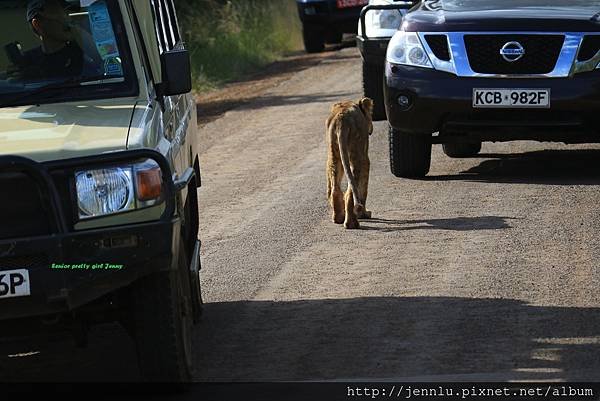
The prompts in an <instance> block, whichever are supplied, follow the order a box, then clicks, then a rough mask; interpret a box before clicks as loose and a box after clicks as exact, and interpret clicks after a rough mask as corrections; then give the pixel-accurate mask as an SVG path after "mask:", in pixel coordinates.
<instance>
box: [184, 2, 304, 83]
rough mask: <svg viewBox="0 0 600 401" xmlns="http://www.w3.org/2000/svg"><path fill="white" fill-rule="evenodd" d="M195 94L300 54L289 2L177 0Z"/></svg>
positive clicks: (297, 30)
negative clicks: (283, 58)
mask: <svg viewBox="0 0 600 401" xmlns="http://www.w3.org/2000/svg"><path fill="white" fill-rule="evenodd" d="M177 6H178V17H179V20H180V23H181V29H182V34H183V36H184V38H185V40H186V42H187V46H188V48H189V50H190V52H191V58H192V73H193V79H194V88H195V89H196V90H197V91H202V90H207V89H212V88H217V87H219V86H220V85H222V84H223V83H225V82H227V81H231V80H234V79H237V78H239V77H241V76H243V75H245V74H248V73H251V72H253V71H257V70H259V69H260V68H261V67H262V66H264V65H266V64H268V63H270V62H273V61H275V60H277V59H278V58H280V57H281V56H283V55H285V54H286V53H289V52H291V51H294V50H300V49H302V30H301V25H300V21H299V19H298V15H297V9H296V3H295V1H294V0H230V1H223V0H179V1H178V4H177Z"/></svg>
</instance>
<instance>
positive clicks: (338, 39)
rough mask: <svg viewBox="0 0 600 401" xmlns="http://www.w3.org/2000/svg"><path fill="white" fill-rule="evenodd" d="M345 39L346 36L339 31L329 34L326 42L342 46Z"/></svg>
mask: <svg viewBox="0 0 600 401" xmlns="http://www.w3.org/2000/svg"><path fill="white" fill-rule="evenodd" d="M343 38H344V34H343V33H342V32H339V31H332V32H328V33H327V36H326V42H327V43H330V44H336V45H337V44H340V43H342V39H343Z"/></svg>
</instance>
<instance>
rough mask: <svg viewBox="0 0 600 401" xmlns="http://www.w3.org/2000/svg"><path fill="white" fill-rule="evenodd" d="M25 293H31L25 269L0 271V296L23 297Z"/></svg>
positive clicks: (27, 273)
mask: <svg viewBox="0 0 600 401" xmlns="http://www.w3.org/2000/svg"><path fill="white" fill-rule="evenodd" d="M27 295H31V289H30V288H29V272H28V271H27V270H25V269H21V270H5V271H0V298H14V297H25V296H27Z"/></svg>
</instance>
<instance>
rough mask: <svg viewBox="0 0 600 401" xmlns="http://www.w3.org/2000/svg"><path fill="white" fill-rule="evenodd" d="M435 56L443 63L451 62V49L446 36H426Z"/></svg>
mask: <svg viewBox="0 0 600 401" xmlns="http://www.w3.org/2000/svg"><path fill="white" fill-rule="evenodd" d="M425 40H426V41H427V44H428V45H429V47H430V48H431V51H432V52H433V54H434V55H435V56H436V57H437V58H439V59H440V60H442V61H450V49H449V48H448V38H447V37H446V35H425Z"/></svg>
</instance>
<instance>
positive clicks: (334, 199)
mask: <svg viewBox="0 0 600 401" xmlns="http://www.w3.org/2000/svg"><path fill="white" fill-rule="evenodd" d="M336 153H337V154H336ZM336 156H337V157H336ZM343 171H344V170H343V167H342V162H341V160H340V157H339V151H338V152H336V151H335V150H332V149H330V150H329V157H328V159H327V196H328V198H329V205H330V206H331V209H332V210H333V213H332V215H331V219H332V220H333V222H334V223H336V224H342V223H343V222H344V216H345V213H344V193H343V192H342V189H341V188H340V184H341V182H342V174H343Z"/></svg>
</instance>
